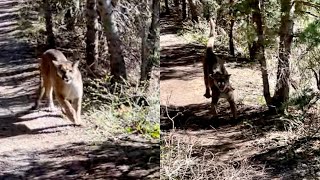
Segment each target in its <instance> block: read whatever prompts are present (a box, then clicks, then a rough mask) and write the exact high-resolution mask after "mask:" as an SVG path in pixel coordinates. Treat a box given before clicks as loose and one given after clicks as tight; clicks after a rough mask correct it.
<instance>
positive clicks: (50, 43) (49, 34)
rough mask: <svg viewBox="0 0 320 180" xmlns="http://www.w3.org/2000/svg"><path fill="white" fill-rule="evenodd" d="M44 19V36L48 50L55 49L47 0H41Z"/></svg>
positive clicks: (49, 7)
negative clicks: (45, 36)
mask: <svg viewBox="0 0 320 180" xmlns="http://www.w3.org/2000/svg"><path fill="white" fill-rule="evenodd" d="M43 9H44V18H45V20H46V35H47V46H48V49H51V48H55V47H56V42H55V38H54V34H53V23H52V10H51V5H50V1H49V0H43Z"/></svg>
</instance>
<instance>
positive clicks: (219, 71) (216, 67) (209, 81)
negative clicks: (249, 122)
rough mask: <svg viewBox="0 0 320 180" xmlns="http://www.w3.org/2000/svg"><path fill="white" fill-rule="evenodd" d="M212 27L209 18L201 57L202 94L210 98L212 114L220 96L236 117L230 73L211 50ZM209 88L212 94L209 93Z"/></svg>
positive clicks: (212, 41)
mask: <svg viewBox="0 0 320 180" xmlns="http://www.w3.org/2000/svg"><path fill="white" fill-rule="evenodd" d="M214 28H215V24H214V22H213V20H212V19H210V35H209V40H208V43H207V47H206V53H205V56H204V58H203V61H202V62H203V72H204V83H205V86H206V91H205V94H204V96H205V97H206V98H210V97H211V98H212V101H211V108H212V112H213V115H214V116H216V115H217V109H216V106H217V104H218V101H219V99H220V98H225V99H227V101H228V102H229V104H230V108H231V111H232V114H233V117H234V118H237V108H236V104H235V100H234V95H233V90H234V89H233V88H232V87H231V84H230V82H229V79H230V76H231V75H230V74H228V72H227V70H226V68H225V66H224V60H222V59H221V58H219V57H217V56H216V55H215V53H214V52H213V45H214V38H215V37H214ZM210 89H211V92H212V94H210Z"/></svg>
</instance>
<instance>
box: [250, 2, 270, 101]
mask: <svg viewBox="0 0 320 180" xmlns="http://www.w3.org/2000/svg"><path fill="white" fill-rule="evenodd" d="M262 7H263V6H262ZM252 9H253V13H252V19H253V22H254V23H255V25H256V33H257V35H258V41H257V43H256V50H257V52H256V54H255V59H256V60H258V61H259V63H260V65H261V73H262V82H263V95H264V98H265V100H266V102H267V105H268V106H269V107H270V105H272V104H271V103H272V102H271V100H272V99H271V95H270V88H269V79H268V71H267V63H266V58H265V56H264V53H265V52H264V32H263V17H262V14H261V10H262V9H260V6H259V0H252Z"/></svg>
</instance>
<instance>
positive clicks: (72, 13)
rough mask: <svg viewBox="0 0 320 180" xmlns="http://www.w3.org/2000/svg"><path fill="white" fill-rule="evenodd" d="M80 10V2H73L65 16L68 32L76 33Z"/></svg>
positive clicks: (75, 0) (77, 0)
mask: <svg viewBox="0 0 320 180" xmlns="http://www.w3.org/2000/svg"><path fill="white" fill-rule="evenodd" d="M79 9H80V1H79V0H73V1H72V5H71V7H69V8H68V10H67V12H66V14H65V15H64V20H65V24H66V28H67V30H68V31H74V24H75V22H76V12H77V11H78V10H79Z"/></svg>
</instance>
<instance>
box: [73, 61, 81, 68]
mask: <svg viewBox="0 0 320 180" xmlns="http://www.w3.org/2000/svg"><path fill="white" fill-rule="evenodd" d="M79 62H80V61H79V60H77V61H74V62H73V63H72V68H73V69H76V68H78V66H79Z"/></svg>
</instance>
